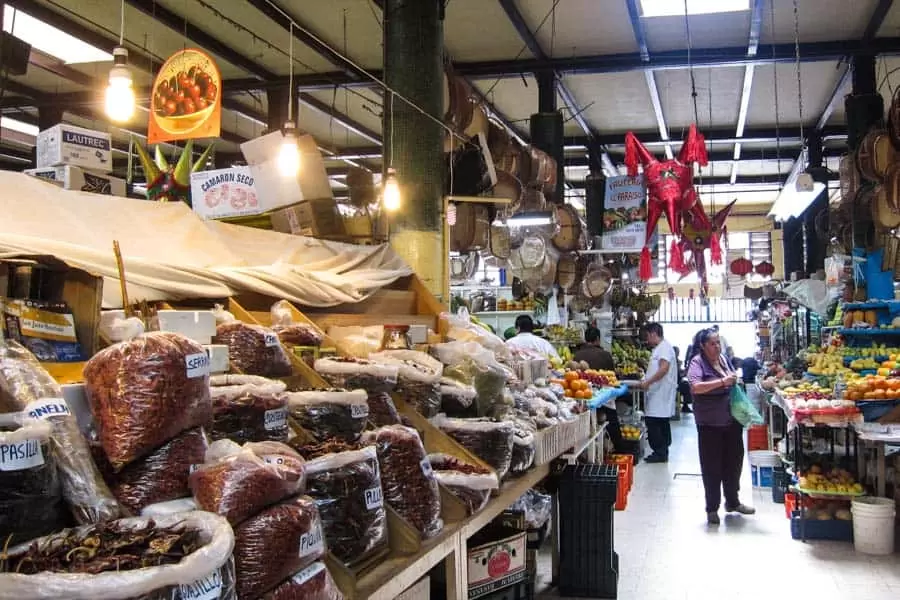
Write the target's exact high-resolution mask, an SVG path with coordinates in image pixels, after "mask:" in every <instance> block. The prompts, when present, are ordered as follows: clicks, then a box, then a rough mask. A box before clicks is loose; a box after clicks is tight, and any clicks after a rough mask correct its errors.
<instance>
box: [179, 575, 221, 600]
mask: <svg viewBox="0 0 900 600" xmlns="http://www.w3.org/2000/svg"><path fill="white" fill-rule="evenodd" d="M221 596H222V574H221V573H220V572H219V570H218V569H216V570H215V571H213V572H212V573H210V574H209V575H207V576H206V577H204V578H203V579H198V580H197V581H195V582H193V583H188V584H186V585H179V586H178V599H179V600H219V598H220V597H221Z"/></svg>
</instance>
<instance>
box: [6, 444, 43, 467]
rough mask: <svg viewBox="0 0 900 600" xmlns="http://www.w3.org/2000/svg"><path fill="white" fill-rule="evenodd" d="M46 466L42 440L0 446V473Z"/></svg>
mask: <svg viewBox="0 0 900 600" xmlns="http://www.w3.org/2000/svg"><path fill="white" fill-rule="evenodd" d="M42 464H44V452H43V450H41V442H40V440H23V441H21V442H13V443H9V444H0V471H24V470H25V469H31V468H34V467H39V466H41V465H42Z"/></svg>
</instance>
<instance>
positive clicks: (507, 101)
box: [474, 75, 538, 135]
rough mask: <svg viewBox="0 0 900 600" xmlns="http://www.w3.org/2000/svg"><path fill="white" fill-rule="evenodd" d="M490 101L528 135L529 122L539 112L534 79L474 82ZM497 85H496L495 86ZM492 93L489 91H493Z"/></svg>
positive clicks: (518, 128)
mask: <svg viewBox="0 0 900 600" xmlns="http://www.w3.org/2000/svg"><path fill="white" fill-rule="evenodd" d="M474 83H475V85H476V86H477V87H478V89H479V90H480V91H481V93H482V94H486V95H487V99H488V101H489V102H490V103H491V104H493V105H494V106H496V107H497V110H499V111H500V112H502V113H503V114H504V115H505V116H506V117H507V118H508V119H509V120H510V121H512V124H513V126H514V127H515V128H516V129H517V130H518V131H519V132H520V133H522V134H523V135H528V121H529V119H530V117H531V115H532V114H533V113H534V112H536V111H537V106H538V91H537V81H536V80H535V79H534V77H531V76H530V75H529V76H526V77H525V78H524V80H523V78H521V77H511V78H508V79H500V80H494V81H491V80H480V81H476V82H474ZM495 83H496V85H494V84H495ZM491 88H493V90H492V91H490V92H489V91H488V90H491Z"/></svg>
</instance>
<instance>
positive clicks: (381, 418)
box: [367, 392, 400, 427]
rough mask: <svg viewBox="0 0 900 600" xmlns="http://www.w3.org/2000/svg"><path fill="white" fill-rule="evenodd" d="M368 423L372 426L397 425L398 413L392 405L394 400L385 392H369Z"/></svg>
mask: <svg viewBox="0 0 900 600" xmlns="http://www.w3.org/2000/svg"><path fill="white" fill-rule="evenodd" d="M367 402H368V404H369V425H371V426H372V427H384V426H386V425H399V424H400V413H399V412H397V407H396V406H394V400H393V399H392V398H391V395H390V394H388V393H387V392H375V393H374V394H371V393H370V394H369V398H368V400H367Z"/></svg>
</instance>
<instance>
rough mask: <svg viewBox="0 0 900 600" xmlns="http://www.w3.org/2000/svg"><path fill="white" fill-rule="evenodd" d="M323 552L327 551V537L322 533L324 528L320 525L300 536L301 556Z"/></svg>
mask: <svg viewBox="0 0 900 600" xmlns="http://www.w3.org/2000/svg"><path fill="white" fill-rule="evenodd" d="M323 552H325V537H324V536H323V535H322V528H321V527H320V526H319V525H316V528H315V529H313V530H312V531H308V532H307V533H304V534H303V535H301V536H300V558H303V557H304V556H317V555H320V554H322V553H323Z"/></svg>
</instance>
